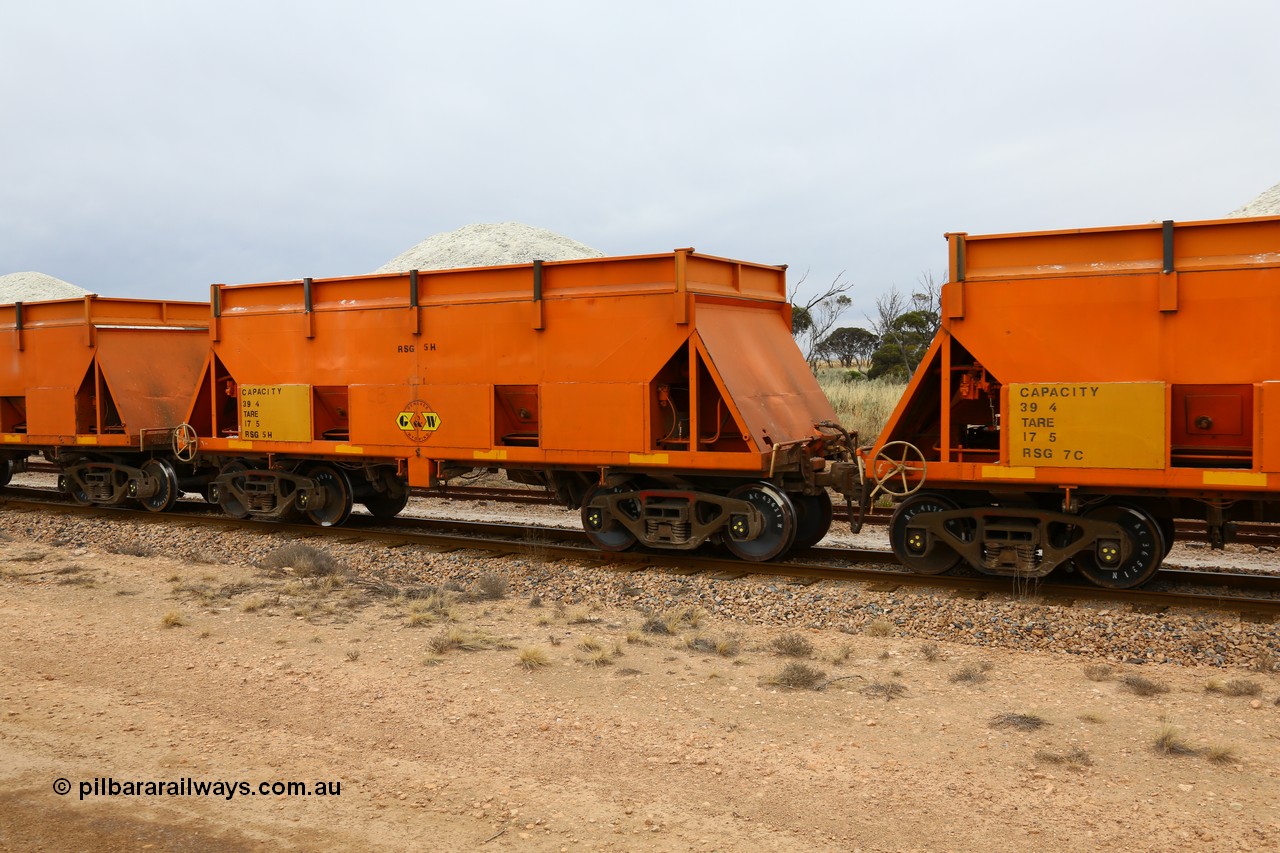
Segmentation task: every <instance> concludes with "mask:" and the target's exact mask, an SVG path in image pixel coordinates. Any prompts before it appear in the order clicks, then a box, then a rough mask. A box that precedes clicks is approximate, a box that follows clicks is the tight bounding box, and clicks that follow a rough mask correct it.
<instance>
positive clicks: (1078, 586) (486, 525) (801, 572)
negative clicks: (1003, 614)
mask: <svg viewBox="0 0 1280 853" xmlns="http://www.w3.org/2000/svg"><path fill="white" fill-rule="evenodd" d="M0 507H4V508H5V509H8V510H14V511H36V512H61V513H76V514H82V515H94V516H106V517H113V518H128V519H130V520H133V521H140V522H143V523H152V524H171V523H186V524H190V523H200V524H211V525H218V526H223V527H229V528H234V529H243V530H254V531H256V532H289V533H291V534H293V535H296V536H297V537H299V538H308V539H309V538H327V539H334V540H338V541H346V542H350V543H357V542H362V541H369V542H379V543H383V544H388V543H392V544H396V545H418V546H423V547H429V548H431V549H433V550H437V551H447V550H462V549H467V550H478V551H489V552H493V553H495V554H536V555H537V556H539V557H540V558H542V559H572V560H579V561H584V562H588V563H593V564H596V565H599V566H602V567H609V568H617V569H619V570H623V571H634V570H637V569H646V568H655V569H660V570H662V571H666V572H672V573H681V574H706V575H709V576H711V577H714V578H716V579H718V580H726V581H729V580H734V579H738V578H747V577H752V576H761V575H768V576H781V577H786V578H788V579H790V580H792V581H793V582H799V583H812V582H816V581H819V580H828V581H845V582H856V583H864V584H868V585H870V586H871V587H872V588H874V589H876V590H877V591H894V590H898V589H904V590H906V589H920V588H932V589H939V588H941V589H948V590H951V591H952V592H953V593H954V594H956V595H963V596H965V597H968V598H979V599H980V598H984V597H986V596H988V595H990V596H1002V595H1003V596H1007V595H1010V594H1013V595H1017V596H1020V597H1029V596H1034V597H1036V598H1038V599H1042V600H1044V601H1045V602H1046V603H1053V604H1062V605H1069V604H1072V603H1075V602H1077V601H1080V602H1084V601H1099V600H1105V601H1113V602H1120V603H1125V604H1130V605H1135V606H1142V607H1147V608H1156V609H1160V608H1174V607H1178V608H1203V609H1211V610H1219V611H1228V612H1233V613H1237V614H1239V615H1240V616H1241V617H1242V618H1247V619H1249V620H1251V621H1264V622H1270V621H1274V620H1275V619H1276V618H1277V617H1278V616H1280V575H1256V574H1238V573H1230V572H1213V571H1200V570H1190V569H1163V570H1161V571H1160V573H1159V574H1157V575H1156V577H1155V579H1154V580H1153V581H1152V583H1151V584H1150V585H1148V586H1147V587H1144V588H1143V589H1139V590H1107V589H1101V588H1098V587H1095V586H1093V585H1091V584H1088V583H1086V582H1084V581H1082V580H1081V581H1078V580H1076V579H1075V578H1074V577H1073V576H1071V575H1067V576H1065V577H1062V578H1059V577H1057V576H1055V577H1053V578H1052V579H1047V580H1046V579H1041V580H1037V581H1030V580H1015V579H1011V578H999V577H991V576H987V575H978V574H976V573H975V574H973V575H967V574H947V575H918V574H914V573H911V572H907V571H905V570H903V569H901V568H900V567H897V563H896V560H895V559H894V557H893V554H892V553H891V552H889V551H881V550H868V549H850V548H812V549H808V550H807V551H803V552H799V553H797V554H796V555H794V556H793V557H792V558H790V559H787V560H784V561H779V562H772V563H747V562H743V561H741V560H737V559H731V558H728V557H723V556H719V555H716V554H714V553H710V551H709V549H703V550H700V551H698V552H694V553H657V552H648V551H631V552H623V553H620V554H611V553H610V554H606V553H603V552H601V551H598V550H597V549H595V548H594V547H593V546H592V545H591V544H590V543H589V541H588V540H587V538H586V535H585V534H584V533H583V532H582V531H581V530H576V529H568V528H556V527H537V528H531V527H528V526H525V525H518V524H509V523H496V522H478V521H457V520H448V519H427V518H415V517H405V516H401V517H398V518H394V519H390V520H377V519H373V518H371V517H368V516H359V515H355V516H352V517H351V519H350V521H349V522H348V523H347V524H346V525H344V526H342V527H331V528H324V527H316V526H314V525H310V524H285V523H273V522H261V521H253V520H248V519H246V520H240V519H233V518H230V517H228V516H226V515H224V514H222V513H220V512H218V511H216V510H213V509H212V508H210V507H208V506H207V505H205V504H201V503H198V502H190V503H183V504H180V505H179V507H178V508H176V509H175V511H173V512H169V513H163V514H157V513H151V512H146V511H144V510H140V509H139V510H133V509H125V508H114V507H112V508H105V507H80V506H76V505H74V504H72V503H70V502H69V501H66V500H65V499H61V496H58V495H55V494H51V493H50V492H49V491H48V490H39V489H15V488H10V489H8V490H6V494H4V495H3V496H0Z"/></svg>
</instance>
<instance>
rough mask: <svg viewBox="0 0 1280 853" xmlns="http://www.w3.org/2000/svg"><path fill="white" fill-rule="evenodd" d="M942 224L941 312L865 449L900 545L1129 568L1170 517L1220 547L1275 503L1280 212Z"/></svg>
mask: <svg viewBox="0 0 1280 853" xmlns="http://www.w3.org/2000/svg"><path fill="white" fill-rule="evenodd" d="M947 238H948V241H949V249H950V251H949V255H950V276H949V280H948V282H947V283H946V284H945V285H944V286H943V288H942V294H941V327H940V329H939V330H938V333H937V336H936V337H935V339H934V341H933V343H932V346H931V347H930V349H929V351H928V353H927V355H926V356H925V358H924V360H923V362H922V363H921V365H920V367H919V368H918V369H917V370H916V372H915V374H914V375H913V377H912V379H911V382H910V384H909V386H908V388H907V390H906V392H905V393H904V395H903V397H902V399H901V400H900V402H899V403H898V405H897V408H896V409H895V410H894V412H893V414H892V415H891V417H890V420H889V422H888V424H887V426H886V427H885V428H884V430H883V431H882V432H881V434H880V436H879V437H878V438H877V440H876V442H875V444H874V446H873V447H872V448H871V449H870V451H869V452H867V453H865V454H864V458H865V459H866V461H867V468H868V471H869V472H871V478H872V479H874V480H876V481H877V484H876V485H877V486H878V487H880V488H882V489H884V490H887V491H889V492H890V493H895V494H898V495H899V496H901V497H905V498H906V499H905V500H904V501H903V502H902V503H901V504H900V506H899V510H898V513H897V515H896V516H895V519H897V521H896V522H895V523H892V524H891V532H890V536H891V539H892V540H893V544H894V548H895V550H896V551H898V552H899V554H900V556H902V557H903V558H904V561H905V562H908V563H909V564H910V562H911V560H912V559H915V561H916V563H917V569H918V570H920V571H926V572H937V571H945V570H946V569H947V568H949V565H950V563H951V560H952V558H953V557H956V555H958V554H962V555H963V556H964V558H965V559H966V560H968V561H969V562H970V563H971V564H973V565H975V566H977V567H978V568H982V569H984V570H987V571H994V572H996V573H1001V574H1015V575H1028V576H1039V574H1041V573H1043V572H1047V571H1049V570H1052V568H1053V567H1054V566H1055V565H1067V566H1071V565H1075V566H1076V567H1081V566H1083V568H1082V569H1081V570H1082V571H1084V572H1085V574H1086V575H1088V576H1089V577H1090V579H1092V580H1094V581H1095V582H1097V583H1101V584H1103V585H1114V586H1125V585H1136V584H1138V583H1141V582H1145V580H1146V579H1147V578H1148V577H1150V576H1151V574H1152V573H1154V572H1155V570H1156V568H1157V566H1158V563H1159V560H1160V559H1161V558H1162V557H1163V553H1156V554H1155V555H1154V557H1153V555H1152V554H1151V553H1150V552H1152V551H1154V552H1159V551H1160V550H1161V548H1162V547H1163V549H1164V550H1166V551H1167V549H1168V547H1170V546H1171V545H1172V535H1173V521H1172V520H1173V518H1174V517H1179V518H1181V517H1204V518H1205V519H1206V521H1207V522H1208V524H1209V529H1210V538H1211V541H1212V542H1213V543H1214V544H1215V545H1221V544H1222V543H1223V542H1224V541H1229V539H1230V536H1231V522H1232V521H1233V520H1246V519H1250V520H1280V502H1278V501H1277V498H1278V497H1280V495H1278V494H1277V493H1278V492H1280V336H1278V335H1277V327H1276V318H1277V317H1280V217H1268V218H1259V219H1234V220H1215V221H1205V222H1186V223H1174V222H1164V223H1152V224H1148V225H1136V226H1129V227H1122V228H1097V229H1084V230H1073V231H1053V232H1041V233H1026V234H997V235H989V236H972V235H968V234H963V233H957V234H949V235H947ZM921 489H923V491H919V492H917V493H916V494H914V495H913V496H910V497H907V495H911V494H912V493H913V492H915V491H916V490H921ZM1091 524H1092V525H1093V526H1092V527H1090V526H1089V525H1091ZM1155 528H1159V529H1158V530H1156V529H1155ZM984 537H986V538H984ZM939 542H941V543H946V547H937V546H936V543H939ZM1082 548H1083V549H1084V550H1083V551H1082V550H1081V549H1082ZM1090 549H1092V550H1090ZM953 552H954V553H953ZM956 558H957V559H958V557H956ZM1126 567H1128V568H1126Z"/></svg>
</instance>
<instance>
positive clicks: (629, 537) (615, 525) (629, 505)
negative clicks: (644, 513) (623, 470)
mask: <svg viewBox="0 0 1280 853" xmlns="http://www.w3.org/2000/svg"><path fill="white" fill-rule="evenodd" d="M632 488H633V487H632V485H631V484H630V483H624V484H623V485H621V486H607V487H606V486H601V485H600V484H598V483H597V484H596V485H594V486H592V487H591V488H590V489H589V490H588V491H587V494H586V496H585V497H583V499H582V529H583V530H585V531H586V532H587V538H588V539H590V540H591V543H592V544H593V545H595V546H596V547H597V548H599V549H600V550H602V551H626V550H628V549H630V548H632V547H634V546H635V544H636V535H635V534H634V533H632V532H631V531H630V530H628V529H627V528H626V527H625V526H623V524H622V523H621V522H620V521H618V519H617V518H615V517H614V516H613V515H612V514H611V513H610V512H609V511H608V510H607V509H606V508H605V504H604V502H603V501H601V502H600V503H599V505H597V506H592V505H591V503H592V501H594V500H595V499H596V498H598V497H603V496H607V495H616V494H618V493H619V492H629V491H631V489H632ZM618 509H619V510H620V511H622V512H626V513H628V514H629V515H631V516H632V517H633V518H638V517H639V515H640V507H639V506H636V504H635V501H623V502H622V503H620V504H619V505H618Z"/></svg>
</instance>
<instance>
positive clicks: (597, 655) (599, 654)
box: [585, 649, 613, 666]
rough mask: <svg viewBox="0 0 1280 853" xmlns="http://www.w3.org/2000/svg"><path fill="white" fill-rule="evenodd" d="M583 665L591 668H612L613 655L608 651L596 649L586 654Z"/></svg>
mask: <svg viewBox="0 0 1280 853" xmlns="http://www.w3.org/2000/svg"><path fill="white" fill-rule="evenodd" d="M585 663H589V664H591V665H592V666H612V665H613V654H612V653H611V652H610V651H609V650H608V649H597V650H596V651H594V652H590V653H588V654H587V656H586V658H585Z"/></svg>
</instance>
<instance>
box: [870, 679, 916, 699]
mask: <svg viewBox="0 0 1280 853" xmlns="http://www.w3.org/2000/svg"><path fill="white" fill-rule="evenodd" d="M906 692H907V685H905V684H901V683H899V682H897V681H873V682H871V683H870V684H868V685H867V686H866V687H864V688H862V694H863V695H864V696H870V697H872V698H875V699H881V698H882V699H884V701H886V702H889V701H891V700H893V699H897V698H898V697H899V696H901V695H902V694H904V693H906Z"/></svg>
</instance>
